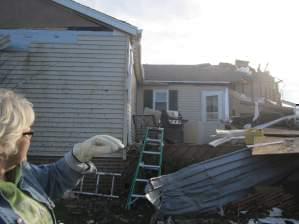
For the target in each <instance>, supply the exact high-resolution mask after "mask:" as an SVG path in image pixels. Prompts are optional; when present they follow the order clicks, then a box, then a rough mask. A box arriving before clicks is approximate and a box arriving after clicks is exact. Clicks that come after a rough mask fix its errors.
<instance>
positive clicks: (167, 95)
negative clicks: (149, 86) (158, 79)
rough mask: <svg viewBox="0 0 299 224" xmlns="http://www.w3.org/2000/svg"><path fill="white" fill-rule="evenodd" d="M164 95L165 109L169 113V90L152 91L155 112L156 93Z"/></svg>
mask: <svg viewBox="0 0 299 224" xmlns="http://www.w3.org/2000/svg"><path fill="white" fill-rule="evenodd" d="M157 92H162V93H166V109H167V111H169V102H168V101H169V90H168V89H153V110H156V93H157Z"/></svg>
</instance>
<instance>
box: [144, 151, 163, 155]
mask: <svg viewBox="0 0 299 224" xmlns="http://www.w3.org/2000/svg"><path fill="white" fill-rule="evenodd" d="M143 153H144V154H150V155H160V154H161V153H160V152H154V151H143Z"/></svg>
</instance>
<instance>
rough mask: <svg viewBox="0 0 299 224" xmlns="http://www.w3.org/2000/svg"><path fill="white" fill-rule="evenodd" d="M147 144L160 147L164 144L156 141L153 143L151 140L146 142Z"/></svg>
mask: <svg viewBox="0 0 299 224" xmlns="http://www.w3.org/2000/svg"><path fill="white" fill-rule="evenodd" d="M146 145H150V146H159V147H160V146H161V145H162V146H163V144H161V143H154V142H153V143H151V142H146Z"/></svg>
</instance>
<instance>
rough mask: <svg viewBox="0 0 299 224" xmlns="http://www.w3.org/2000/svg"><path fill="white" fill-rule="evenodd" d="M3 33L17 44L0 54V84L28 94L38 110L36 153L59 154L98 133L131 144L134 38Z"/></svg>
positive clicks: (109, 34) (104, 34)
mask: <svg viewBox="0 0 299 224" xmlns="http://www.w3.org/2000/svg"><path fill="white" fill-rule="evenodd" d="M9 32H12V33H9ZM36 32H37V33H36ZM1 34H10V36H11V41H12V42H11V46H12V47H11V48H10V49H9V50H7V51H2V52H1V53H0V77H1V83H0V87H1V88H10V89H14V90H15V91H17V92H19V93H22V94H24V95H25V96H26V97H28V98H29V100H30V101H32V102H33V104H34V109H35V111H36V122H35V124H34V126H33V128H34V129H35V135H34V138H33V142H32V146H31V151H30V154H31V155H43V156H46V155H50V156H52V155H55V156H59V155H62V154H64V153H65V152H66V151H69V150H70V149H71V148H72V147H73V144H74V143H77V142H81V141H83V140H85V139H86V138H89V137H91V136H93V135H97V134H110V135H112V136H115V137H117V138H119V139H121V140H123V141H124V142H126V139H123V138H124V136H123V127H124V120H125V119H124V111H125V110H124V108H125V104H126V101H125V100H126V96H127V92H128V91H127V85H126V82H125V79H126V78H125V77H126V76H127V69H128V65H127V51H128V42H129V40H128V36H125V35H123V36H119V35H116V34H115V33H113V32H83V31H80V32H74V31H55V32H54V34H53V33H52V32H51V31H39V32H38V31H35V33H33V34H32V33H31V31H30V30H29V31H26V30H21V31H18V32H15V31H13V30H12V31H9V30H0V35H1ZM52 35H54V36H52ZM53 39H54V40H55V41H54V40H53ZM21 40H24V41H23V42H22V41H21ZM52 40H53V41H52ZM15 43H16V45H17V46H16V48H17V50H16V49H15V48H14V44H15ZM20 43H21V45H18V44H20Z"/></svg>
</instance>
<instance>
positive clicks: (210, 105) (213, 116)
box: [206, 96, 219, 121]
mask: <svg viewBox="0 0 299 224" xmlns="http://www.w3.org/2000/svg"><path fill="white" fill-rule="evenodd" d="M206 103H207V104H206V105H207V108H206V110H207V120H208V121H214V120H218V114H219V111H218V110H219V108H218V96H207V98H206Z"/></svg>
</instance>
